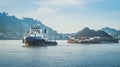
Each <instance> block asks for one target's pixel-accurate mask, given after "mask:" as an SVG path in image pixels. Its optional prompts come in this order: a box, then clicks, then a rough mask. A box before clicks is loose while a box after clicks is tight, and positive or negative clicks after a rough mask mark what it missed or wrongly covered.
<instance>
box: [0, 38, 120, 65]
mask: <svg viewBox="0 0 120 67" xmlns="http://www.w3.org/2000/svg"><path fill="white" fill-rule="evenodd" d="M119 66H120V44H90V45H85V44H84V45H81V44H68V43H67V42H66V41H58V45H57V46H46V47H22V42H21V40H0V67H119Z"/></svg>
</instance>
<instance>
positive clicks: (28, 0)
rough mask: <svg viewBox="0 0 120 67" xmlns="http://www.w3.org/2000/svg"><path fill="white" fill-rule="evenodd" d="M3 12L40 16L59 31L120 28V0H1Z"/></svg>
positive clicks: (38, 17)
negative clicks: (86, 28) (85, 28)
mask: <svg viewBox="0 0 120 67" xmlns="http://www.w3.org/2000/svg"><path fill="white" fill-rule="evenodd" d="M0 12H7V13H9V15H15V16H16V17H18V18H22V17H30V18H34V19H37V20H39V21H41V22H42V23H43V24H45V25H47V26H49V27H50V28H52V29H54V30H56V31H57V32H59V33H74V32H77V31H80V30H82V29H83V28H84V27H89V28H91V29H94V30H99V29H101V28H103V27H111V28H115V29H117V30H120V0H0Z"/></svg>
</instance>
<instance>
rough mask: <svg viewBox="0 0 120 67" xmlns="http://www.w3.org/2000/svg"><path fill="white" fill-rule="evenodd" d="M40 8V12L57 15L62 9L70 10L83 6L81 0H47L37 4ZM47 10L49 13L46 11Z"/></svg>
mask: <svg viewBox="0 0 120 67" xmlns="http://www.w3.org/2000/svg"><path fill="white" fill-rule="evenodd" d="M35 4H36V5H38V6H39V8H38V11H40V12H41V11H42V13H43V12H44V13H45V14H46V13H53V12H54V13H56V12H57V11H60V10H62V9H68V8H70V7H77V6H79V5H82V4H83V2H82V1H81V0H45V1H39V2H36V3H35ZM46 10H47V11H46Z"/></svg>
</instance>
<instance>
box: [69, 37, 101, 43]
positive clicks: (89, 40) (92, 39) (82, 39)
mask: <svg viewBox="0 0 120 67" xmlns="http://www.w3.org/2000/svg"><path fill="white" fill-rule="evenodd" d="M68 43H86V44H94V43H102V42H101V40H100V37H80V38H79V39H75V38H74V37H70V39H69V40H68Z"/></svg>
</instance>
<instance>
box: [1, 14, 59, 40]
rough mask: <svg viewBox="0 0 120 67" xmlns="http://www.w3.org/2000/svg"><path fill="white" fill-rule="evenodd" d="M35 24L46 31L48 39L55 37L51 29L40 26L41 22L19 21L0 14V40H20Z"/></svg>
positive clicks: (26, 19)
mask: <svg viewBox="0 0 120 67" xmlns="http://www.w3.org/2000/svg"><path fill="white" fill-rule="evenodd" d="M35 24H40V26H41V28H42V29H47V31H48V36H49V37H53V36H55V37H57V35H58V33H57V32H56V31H55V30H53V29H52V28H50V27H48V26H46V25H44V24H42V22H41V21H38V20H35V19H33V18H22V19H19V18H17V17H15V16H9V15H8V13H6V12H3V13H0V39H22V38H23V36H24V35H25V33H26V31H28V30H29V29H30V28H31V26H32V25H35Z"/></svg>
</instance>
